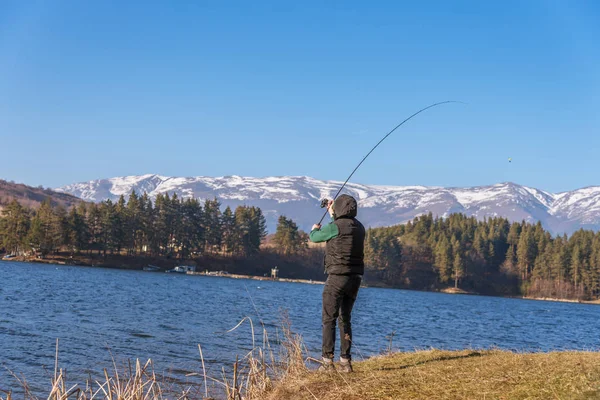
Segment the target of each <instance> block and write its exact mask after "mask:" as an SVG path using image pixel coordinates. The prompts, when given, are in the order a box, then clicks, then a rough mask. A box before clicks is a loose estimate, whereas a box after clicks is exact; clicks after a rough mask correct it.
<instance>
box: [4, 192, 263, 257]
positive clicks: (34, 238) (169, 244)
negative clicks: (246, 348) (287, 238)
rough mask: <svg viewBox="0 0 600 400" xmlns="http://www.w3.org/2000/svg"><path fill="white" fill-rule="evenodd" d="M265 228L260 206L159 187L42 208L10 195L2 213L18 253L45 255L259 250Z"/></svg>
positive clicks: (8, 242)
mask: <svg viewBox="0 0 600 400" xmlns="http://www.w3.org/2000/svg"><path fill="white" fill-rule="evenodd" d="M266 234H267V230H266V220H265V217H264V215H263V214H262V211H261V210H260V208H258V207H248V206H239V207H237V208H236V209H235V210H234V211H232V210H231V208H230V207H227V208H226V209H225V210H224V211H221V204H220V203H219V201H218V200H217V199H213V200H206V201H205V202H204V203H203V204H201V203H200V201H199V200H197V199H179V198H178V197H177V195H176V194H174V195H173V196H172V197H170V196H169V195H168V194H164V195H163V194H159V195H158V196H157V197H156V199H155V201H154V202H152V200H151V199H150V197H149V196H148V195H147V194H146V193H144V194H143V195H141V196H139V195H137V194H136V193H135V192H133V193H132V194H131V195H130V196H129V198H128V200H127V201H126V200H125V198H124V196H121V197H120V198H119V200H118V201H117V202H112V201H111V200H105V201H103V202H101V203H98V204H95V203H81V204H79V205H78V206H76V207H72V208H70V210H68V211H67V210H66V209H65V208H63V207H61V206H56V207H53V206H52V205H51V203H50V200H47V201H44V202H43V203H42V204H41V206H40V207H39V208H38V209H37V210H34V209H31V208H25V207H23V206H21V204H20V203H19V202H17V201H16V200H14V201H12V202H10V203H9V204H8V205H7V206H6V207H5V208H4V210H3V211H2V216H1V217H0V247H3V248H4V249H5V250H6V251H7V252H8V253H11V254H15V255H22V254H31V253H35V254H36V255H40V256H45V255H48V254H50V253H54V252H57V251H59V250H61V249H67V250H68V251H70V252H71V253H73V254H76V253H79V252H89V253H92V252H96V253H101V254H103V255H104V256H106V255H107V253H111V254H127V255H142V254H143V255H148V256H155V257H176V258H188V257H191V256H195V255H199V254H216V253H220V254H230V255H242V256H250V255H253V254H256V253H257V252H258V251H259V249H260V244H261V242H262V240H263V239H264V238H265V236H266Z"/></svg>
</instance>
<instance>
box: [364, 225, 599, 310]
mask: <svg viewBox="0 0 600 400" xmlns="http://www.w3.org/2000/svg"><path fill="white" fill-rule="evenodd" d="M365 253H366V264H367V265H368V268H369V269H370V270H371V271H372V272H373V273H374V274H376V275H379V276H380V277H382V278H383V279H385V280H386V281H388V282H391V283H393V284H396V285H397V286H408V287H414V288H421V289H423V288H425V289H428V288H441V287H447V286H455V287H459V288H461V289H464V290H472V291H476V292H479V293H487V294H502V295H518V294H522V295H528V296H535V297H549V298H576V299H596V298H598V297H599V296H600V233H598V232H593V231H588V230H583V229H582V230H579V231H577V232H575V233H574V234H573V235H571V236H570V237H567V236H566V235H563V236H556V237H553V236H552V235H551V234H550V233H549V232H548V231H546V230H545V229H544V228H543V227H542V225H541V223H539V222H538V223H537V224H530V223H527V222H524V221H523V222H513V223H511V222H510V221H508V220H507V219H505V218H500V217H496V218H489V219H484V220H483V221H478V220H477V219H476V218H475V217H467V216H465V215H463V214H453V215H451V216H449V217H448V218H434V217H433V216H432V215H431V214H429V215H423V216H420V217H418V218H415V219H414V220H413V221H410V222H409V223H407V224H405V225H397V226H392V227H388V228H375V229H369V230H368V232H367V238H366V246H365Z"/></svg>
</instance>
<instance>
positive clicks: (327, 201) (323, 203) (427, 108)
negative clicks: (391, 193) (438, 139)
mask: <svg viewBox="0 0 600 400" xmlns="http://www.w3.org/2000/svg"><path fill="white" fill-rule="evenodd" d="M448 103H460V104H466V103H463V102H462V101H456V100H447V101H441V102H439V103H434V104H431V105H429V106H427V107H425V108H422V109H420V110H419V111H417V112H416V113H414V114H413V115H411V116H410V117H408V118H406V119H405V120H404V121H402V122H400V123H399V124H398V125H396V127H395V128H394V129H392V130H391V131H389V132H388V133H387V135H385V136H384V137H383V139H381V140H380V141H379V142H377V144H376V145H375V147H373V148H372V149H371V151H369V152H368V153H367V155H366V156H364V157H363V159H362V160H361V161H360V162H359V163H358V165H357V166H356V168H354V170H353V171H352V173H351V174H350V176H348V179H346V181H345V182H344V184H343V185H342V187H341V188H340V190H338V191H337V193H336V194H335V196H334V197H333V199H332V201H335V199H337V197H338V196H339V195H340V193H341V192H342V190H343V189H344V187H345V186H346V184H347V183H348V181H349V180H350V178H352V175H354V173H355V172H356V170H357V169H358V168H359V167H360V166H361V165H362V163H363V162H365V160H366V159H367V157H369V156H370V155H371V153H372V152H373V151H374V150H375V149H376V148H377V147H379V145H380V144H381V143H382V142H383V141H384V140H385V139H387V137H388V136H390V135H391V134H392V133H394V131H395V130H396V129H398V128H400V127H401V126H402V125H404V123H406V122H408V121H410V120H411V119H412V118H413V117H416V116H417V115H419V114H420V113H422V112H423V111H425V110H429V109H430V108H433V107H436V106H439V105H442V104H448ZM328 204H329V200H327V199H323V200H322V201H321V207H322V208H328ZM327 212H328V210H325V214H323V216H322V217H321V220H320V221H319V223H318V224H317V225H321V223H322V222H323V220H324V219H325V217H326V216H327Z"/></svg>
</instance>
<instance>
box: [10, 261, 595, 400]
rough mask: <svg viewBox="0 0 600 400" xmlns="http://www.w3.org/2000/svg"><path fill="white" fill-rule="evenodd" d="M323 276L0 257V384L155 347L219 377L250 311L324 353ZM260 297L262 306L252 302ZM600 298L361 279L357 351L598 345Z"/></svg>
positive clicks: (176, 370) (184, 370)
mask: <svg viewBox="0 0 600 400" xmlns="http://www.w3.org/2000/svg"><path fill="white" fill-rule="evenodd" d="M322 289H323V286H321V285H307V284H298V283H282V282H263V281H254V280H239V279H228V278H218V277H202V276H185V275H179V274H165V273H152V272H142V271H124V270H111V269H100V268H84V267H70V266H55V265H50V266H49V265H38V264H27V263H15V262H0V389H6V388H16V387H17V381H16V380H15V378H14V377H13V376H12V375H11V373H10V372H9V371H12V372H14V373H17V374H18V375H19V376H24V377H25V378H26V379H27V381H28V382H29V383H30V385H31V387H32V389H33V391H34V393H35V391H36V390H40V391H41V390H42V389H46V390H47V388H48V384H47V382H49V380H50V375H51V374H52V373H53V369H54V359H55V357H54V353H55V345H56V339H57V338H58V339H60V344H59V361H60V366H61V367H62V368H65V369H66V370H67V373H68V377H69V381H70V382H71V384H74V383H83V382H84V381H85V378H86V377H87V376H88V375H87V374H88V373H90V374H92V376H98V374H99V373H101V372H102V368H109V369H110V368H111V365H112V361H111V355H113V356H114V357H115V358H116V359H117V361H123V360H126V359H128V358H131V359H136V358H139V359H141V360H146V359H148V358H152V360H153V362H154V365H155V370H157V371H159V372H161V373H164V374H166V375H169V376H171V377H174V378H175V379H177V380H179V381H181V382H186V381H190V380H191V379H194V378H190V377H186V374H189V373H192V372H200V371H201V364H200V357H199V353H198V347H197V345H198V344H201V345H202V349H203V353H204V357H205V361H206V363H207V368H208V373H209V374H210V375H212V376H215V377H219V376H220V371H221V368H222V367H223V366H230V365H231V364H232V363H233V361H234V360H235V356H236V354H238V355H240V356H242V355H244V354H245V352H246V351H248V350H249V349H250V348H251V347H252V335H251V331H250V326H249V325H248V324H246V323H245V324H243V325H242V326H241V327H240V328H238V329H237V330H235V331H233V332H231V333H223V332H225V331H227V330H229V329H231V328H233V327H234V326H235V325H237V324H238V322H239V321H240V320H241V319H242V318H244V317H245V316H250V317H252V318H253V320H254V323H255V328H256V339H257V341H259V342H260V341H261V340H262V336H259V334H260V332H261V330H260V328H259V320H260V319H262V321H263V322H264V323H265V326H266V327H267V330H268V331H269V335H270V336H271V337H276V335H277V331H278V327H279V326H280V319H281V315H282V310H287V313H288V314H289V319H290V320H291V323H292V328H293V330H295V331H296V332H298V333H300V334H302V335H303V337H304V340H305V343H306V345H307V347H308V349H309V351H310V352H311V353H313V354H312V355H313V356H315V357H318V356H319V355H320V350H319V349H320V336H321V326H320V313H321V292H322ZM253 304H254V305H255V307H256V308H255V307H254V305H253ZM599 317H600V306H595V305H586V304H572V303H554V302H542V301H531V300H520V299H504V298H496V297H481V296H461V295H446V294H439V293H426V292H413V291H405V290H391V289H376V288H363V289H361V291H360V293H359V297H358V300H357V302H356V305H355V311H354V313H353V326H354V342H355V351H354V353H355V357H356V358H359V359H360V358H361V357H367V356H369V355H372V354H376V353H380V352H382V351H385V350H386V349H387V346H388V345H389V340H388V339H387V338H386V336H388V335H389V334H390V333H391V332H395V336H394V342H393V347H394V349H400V350H413V349H421V348H428V347H436V348H444V349H463V348H490V347H498V348H503V349H516V350H534V351H548V350H557V349H578V350H581V349H589V350H598V349H599V348H600V337H599V335H598V332H600V318H599Z"/></svg>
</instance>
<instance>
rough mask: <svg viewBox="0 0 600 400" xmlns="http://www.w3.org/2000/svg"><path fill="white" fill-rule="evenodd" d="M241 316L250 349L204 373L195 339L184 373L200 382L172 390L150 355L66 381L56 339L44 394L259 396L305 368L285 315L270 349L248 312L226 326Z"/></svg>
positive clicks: (133, 398)
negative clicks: (194, 363) (194, 369)
mask: <svg viewBox="0 0 600 400" xmlns="http://www.w3.org/2000/svg"><path fill="white" fill-rule="evenodd" d="M245 321H248V323H249V324H250V326H251V328H252V350H251V351H250V352H248V353H247V354H246V355H245V356H244V357H242V358H239V357H237V356H236V360H235V363H234V364H233V372H232V373H231V374H227V373H226V372H225V370H223V372H222V376H221V377H219V378H215V377H209V376H207V375H206V369H205V368H204V355H203V353H202V347H201V346H200V345H198V350H199V355H200V359H201V362H202V371H201V372H199V373H195V374H190V375H196V376H200V377H202V378H203V379H202V381H203V384H189V385H187V386H186V387H179V388H178V389H177V390H175V389H174V388H173V386H172V385H171V384H170V383H169V382H168V381H166V380H165V379H164V378H163V377H160V376H159V377H157V375H156V374H155V373H154V368H153V365H152V361H151V360H148V361H147V362H146V363H145V364H142V363H140V361H139V360H137V361H136V362H135V363H134V365H133V366H132V365H131V364H129V365H128V366H127V367H125V368H118V367H117V365H116V363H115V362H114V361H113V366H112V369H111V371H110V372H109V371H108V370H107V369H104V370H103V379H101V380H96V381H93V382H92V381H88V382H86V383H85V384H83V385H80V384H75V385H70V384H68V380H67V377H66V376H65V373H64V371H63V370H62V369H59V362H58V361H59V351H58V341H57V345H56V358H55V359H56V362H55V370H54V376H53V378H52V379H51V382H50V384H49V389H48V393H49V394H48V395H47V396H45V397H46V398H47V399H48V400H67V399H71V400H163V399H164V400H166V399H177V400H192V399H205V400H209V399H226V400H262V399H264V396H266V393H269V392H271V391H272V390H273V387H274V381H277V380H282V379H285V378H286V377H288V376H292V375H293V376H298V375H302V374H305V373H306V372H307V369H306V367H305V364H304V359H303V356H304V354H305V353H306V349H305V348H304V344H303V341H302V338H301V337H300V336H299V335H297V334H294V333H293V332H292V330H291V327H290V324H289V320H288V319H287V318H286V317H284V320H283V322H282V331H281V335H282V337H280V338H277V345H276V347H275V350H273V349H272V347H271V343H270V340H269V337H268V334H267V330H266V329H265V328H264V326H263V341H262V345H260V346H259V345H257V344H256V343H255V342H254V337H255V335H254V324H253V322H252V319H251V318H249V317H245V318H244V319H242V321H240V323H239V324H238V325H237V326H236V327H234V328H233V329H231V330H230V331H228V332H231V331H233V330H235V329H237V328H238V327H240V326H241V325H242V324H243V323H244V322H245ZM13 377H14V378H15V379H16V380H17V381H18V382H19V384H20V387H21V393H22V398H24V399H25V400H37V397H35V396H34V394H32V393H31V392H30V390H29V385H28V384H27V382H26V381H25V380H24V379H22V378H19V377H18V376H17V375H16V374H13ZM208 381H211V383H213V384H215V383H216V385H213V386H212V387H211V389H210V390H211V391H213V392H214V393H209V387H208V384H207V382H208ZM215 386H216V389H215ZM21 393H20V396H19V397H20V398H21ZM14 399H15V397H14V396H13V394H12V392H11V391H10V390H6V389H4V388H2V387H0V400H14Z"/></svg>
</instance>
